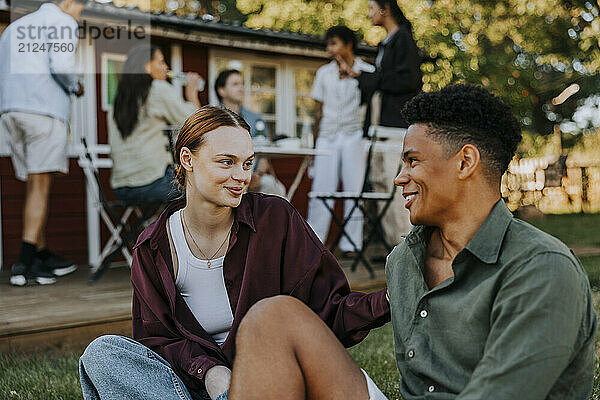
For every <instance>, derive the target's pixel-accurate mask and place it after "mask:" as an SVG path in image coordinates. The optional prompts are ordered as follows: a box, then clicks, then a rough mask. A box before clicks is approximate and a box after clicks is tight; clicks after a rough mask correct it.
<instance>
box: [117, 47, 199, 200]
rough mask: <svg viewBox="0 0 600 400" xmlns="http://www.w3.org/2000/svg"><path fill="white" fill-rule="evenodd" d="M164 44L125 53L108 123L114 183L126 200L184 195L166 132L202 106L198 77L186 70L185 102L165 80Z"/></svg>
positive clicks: (120, 195) (121, 198)
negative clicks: (180, 191)
mask: <svg viewBox="0 0 600 400" xmlns="http://www.w3.org/2000/svg"><path fill="white" fill-rule="evenodd" d="M167 70H168V66H167V63H166V62H165V58H164V55H163V53H162V51H161V50H160V48H158V47H157V46H153V45H141V46H137V47H134V48H133V49H132V50H131V51H130V52H129V54H128V55H127V61H126V62H125V65H124V66H123V70H122V72H121V78H120V80H119V85H118V87H117V94H116V96H115V100H114V104H113V112H112V116H110V117H109V121H108V122H109V123H108V140H109V143H110V146H111V158H112V160H113V168H112V175H111V186H112V188H113V190H114V192H115V195H116V196H117V198H118V199H120V200H122V201H125V202H128V203H149V202H156V201H158V202H161V201H165V200H170V199H173V198H175V197H177V196H179V195H180V193H179V192H178V191H177V189H176V187H175V186H174V185H173V179H174V177H175V175H174V172H173V167H172V165H171V164H173V159H172V156H171V154H170V153H169V151H168V146H167V145H168V138H167V136H165V134H164V132H163V130H164V129H165V128H166V127H168V126H169V125H181V123H183V121H185V119H186V118H187V117H188V116H189V115H190V114H192V113H193V112H194V111H195V110H196V109H197V108H198V107H200V101H199V100H198V79H199V75H198V74H196V73H187V75H186V76H187V82H186V85H185V100H187V101H185V100H184V99H183V98H182V97H181V94H180V91H179V88H177V87H175V86H173V85H171V84H170V83H169V82H167Z"/></svg>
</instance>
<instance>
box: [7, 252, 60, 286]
mask: <svg viewBox="0 0 600 400" xmlns="http://www.w3.org/2000/svg"><path fill="white" fill-rule="evenodd" d="M10 283H11V285H14V286H25V285H27V284H28V283H29V284H32V283H37V284H38V285H51V284H53V283H56V279H55V278H54V276H53V275H52V274H50V273H48V272H47V271H44V270H43V268H42V263H41V261H40V260H37V259H34V261H33V265H32V266H31V268H29V269H27V266H26V265H25V264H23V263H21V262H18V263H16V264H13V266H12V269H11V273H10Z"/></svg>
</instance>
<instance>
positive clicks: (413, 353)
mask: <svg viewBox="0 0 600 400" xmlns="http://www.w3.org/2000/svg"><path fill="white" fill-rule="evenodd" d="M414 356H415V351H414V350H409V351H408V358H413V357H414Z"/></svg>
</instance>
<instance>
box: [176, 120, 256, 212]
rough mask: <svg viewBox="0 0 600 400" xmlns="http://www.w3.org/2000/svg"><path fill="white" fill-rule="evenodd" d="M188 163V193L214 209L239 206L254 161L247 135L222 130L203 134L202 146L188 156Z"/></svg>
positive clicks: (240, 132)
mask: <svg viewBox="0 0 600 400" xmlns="http://www.w3.org/2000/svg"><path fill="white" fill-rule="evenodd" d="M184 149H185V150H187V148H184ZM184 149H182V154H181V156H182V157H183V151H184ZM187 151H189V150H187ZM190 161H191V162H190V164H191V171H190V170H188V171H187V174H186V175H187V178H186V181H187V182H186V186H187V189H186V190H187V191H189V192H188V193H190V194H192V195H193V197H194V198H196V199H202V200H206V201H208V202H211V203H214V204H215V205H216V206H225V207H237V206H238V205H239V204H240V201H241V199H242V194H244V192H245V191H246V188H247V187H248V185H249V183H250V178H251V176H252V163H253V161H254V150H253V146H252V139H251V138H250V134H249V133H248V131H246V130H245V129H242V128H238V127H232V126H222V127H219V128H217V129H215V130H213V131H211V132H208V133H206V134H205V137H204V142H203V143H202V145H201V146H200V147H199V148H198V150H197V151H196V152H195V153H193V154H192V155H191V160H190ZM186 169H187V168H186Z"/></svg>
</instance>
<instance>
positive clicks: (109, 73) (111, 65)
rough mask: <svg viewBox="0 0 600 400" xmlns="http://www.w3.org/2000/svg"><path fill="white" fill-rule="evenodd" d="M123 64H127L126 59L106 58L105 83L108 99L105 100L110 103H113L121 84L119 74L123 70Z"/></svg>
mask: <svg viewBox="0 0 600 400" xmlns="http://www.w3.org/2000/svg"><path fill="white" fill-rule="evenodd" d="M123 65H125V61H121V60H115V59H108V60H106V75H105V83H106V96H107V99H105V101H106V104H108V105H111V106H112V105H113V102H114V100H115V96H116V95H117V86H118V85H119V78H118V76H119V75H118V74H120V73H121V71H122V70H123Z"/></svg>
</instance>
